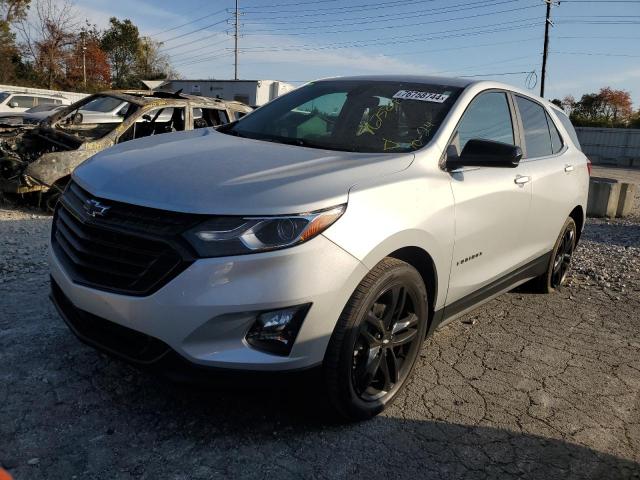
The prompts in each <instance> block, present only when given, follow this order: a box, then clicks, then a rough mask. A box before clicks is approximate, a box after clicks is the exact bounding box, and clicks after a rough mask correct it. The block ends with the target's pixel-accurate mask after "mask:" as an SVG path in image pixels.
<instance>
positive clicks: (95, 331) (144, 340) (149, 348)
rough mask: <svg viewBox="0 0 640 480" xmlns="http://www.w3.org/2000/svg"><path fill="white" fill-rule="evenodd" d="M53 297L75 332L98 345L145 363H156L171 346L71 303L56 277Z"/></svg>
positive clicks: (130, 359) (52, 281)
mask: <svg viewBox="0 0 640 480" xmlns="http://www.w3.org/2000/svg"><path fill="white" fill-rule="evenodd" d="M51 297H52V299H53V301H54V303H55V304H56V306H57V307H58V309H59V310H60V313H61V314H62V316H63V318H64V320H65V321H66V322H67V324H68V325H69V327H70V328H71V329H72V330H73V332H74V333H75V334H76V335H77V336H78V337H79V338H80V339H81V340H83V341H84V342H86V343H88V344H90V345H92V346H94V347H97V348H100V349H102V350H106V351H107V352H109V353H112V354H115V355H118V356H120V357H122V358H124V359H126V360H129V361H132V362H136V363H142V364H149V363H154V362H156V361H158V360H159V359H160V358H162V357H163V356H164V355H165V354H166V353H167V352H169V351H170V350H171V348H170V347H169V346H168V345H167V344H166V343H164V342H162V341H161V340H158V339H157V338H153V337H150V336H149V335H146V334H144V333H141V332H137V331H135V330H132V329H130V328H127V327H123V326H122V325H118V324H117V323H113V322H110V321H109V320H106V319H104V318H101V317H98V316H96V315H93V314H91V313H89V312H85V311H84V310H80V309H79V308H77V307H76V306H75V305H73V304H72V303H71V301H70V300H69V299H68V298H67V297H66V295H65V294H64V293H63V292H62V290H61V289H60V287H59V286H58V284H57V283H56V282H55V281H54V280H53V278H52V279H51Z"/></svg>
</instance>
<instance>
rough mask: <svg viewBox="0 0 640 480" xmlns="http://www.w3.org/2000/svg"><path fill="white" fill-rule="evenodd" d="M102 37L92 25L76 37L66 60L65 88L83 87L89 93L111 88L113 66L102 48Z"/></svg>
mask: <svg viewBox="0 0 640 480" xmlns="http://www.w3.org/2000/svg"><path fill="white" fill-rule="evenodd" d="M100 35H101V33H100V32H99V31H98V30H97V28H96V27H95V26H92V25H87V26H86V27H84V28H83V29H82V30H81V31H80V33H79V34H78V35H76V37H75V39H74V42H73V45H72V47H71V49H70V51H69V53H68V55H67V56H66V59H65V70H66V78H65V81H64V82H63V86H64V88H76V87H77V86H78V85H82V87H83V88H84V89H85V90H86V91H89V92H95V91H100V90H104V89H108V88H110V86H111V66H110V65H109V59H108V57H107V54H106V52H105V51H104V50H102V48H101V46H100V43H101V38H100ZM85 74H86V81H85Z"/></svg>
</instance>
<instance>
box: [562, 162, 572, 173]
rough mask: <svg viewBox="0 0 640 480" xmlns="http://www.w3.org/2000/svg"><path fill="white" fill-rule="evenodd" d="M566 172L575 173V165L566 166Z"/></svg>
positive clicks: (568, 164)
mask: <svg viewBox="0 0 640 480" xmlns="http://www.w3.org/2000/svg"><path fill="white" fill-rule="evenodd" d="M564 171H565V172H573V165H571V164H570V163H567V164H566V165H565V166H564Z"/></svg>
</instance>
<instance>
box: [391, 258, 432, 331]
mask: <svg viewBox="0 0 640 480" xmlns="http://www.w3.org/2000/svg"><path fill="white" fill-rule="evenodd" d="M387 256H388V257H392V258H396V259H398V260H402V261H403V262H406V263H408V264H409V265H411V266H412V267H413V268H415V269H416V270H417V271H418V273H420V276H421V277H422V281H423V282H424V284H425V287H426V288H427V300H428V302H429V325H430V324H431V322H432V320H433V315H434V312H435V303H436V299H437V298H438V275H437V270H436V265H435V262H434V261H433V258H432V257H431V255H429V253H428V252H427V251H426V250H424V249H423V248H420V247H415V246H408V247H402V248H399V249H398V250H395V251H393V252H391V253H389V254H388V255H387Z"/></svg>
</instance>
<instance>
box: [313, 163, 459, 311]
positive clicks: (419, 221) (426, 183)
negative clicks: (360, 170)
mask: <svg viewBox="0 0 640 480" xmlns="http://www.w3.org/2000/svg"><path fill="white" fill-rule="evenodd" d="M405 178H406V179H404V180H402V179H400V178H398V179H396V181H394V182H393V183H386V184H378V185H374V186H368V187H354V188H353V189H352V190H351V191H350V192H349V203H348V205H347V210H346V212H345V213H344V215H343V216H342V218H340V219H339V220H338V221H337V222H336V223H335V224H334V225H332V226H331V227H330V228H329V229H327V231H326V232H324V235H325V236H326V237H327V238H329V239H330V240H331V241H333V242H334V243H336V244H337V245H339V246H340V247H341V248H343V249H344V250H346V251H347V252H349V253H350V254H351V255H353V256H354V257H356V258H357V259H358V260H360V261H361V262H362V263H363V264H364V265H365V266H366V267H367V268H368V269H371V268H373V267H374V266H375V265H376V264H377V263H378V262H380V261H381V260H382V259H383V258H385V257H386V256H388V255H389V254H390V253H392V252H394V251H396V250H399V249H401V248H405V247H418V248H420V249H422V250H424V251H425V252H427V253H428V254H429V256H430V257H431V259H432V260H433V263H434V266H435V270H436V276H437V281H438V285H439V288H438V289H437V290H438V291H437V298H436V301H435V305H434V307H435V308H436V309H439V308H441V307H442V306H443V305H444V301H445V298H446V294H447V288H446V287H447V285H448V284H449V271H450V269H451V257H452V254H453V238H454V234H455V218H454V205H453V197H452V193H451V188H450V185H449V182H448V181H446V178H443V177H438V176H437V174H436V175H434V176H433V177H432V176H430V175H429V174H425V175H420V176H413V177H411V176H409V175H406V177H405Z"/></svg>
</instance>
